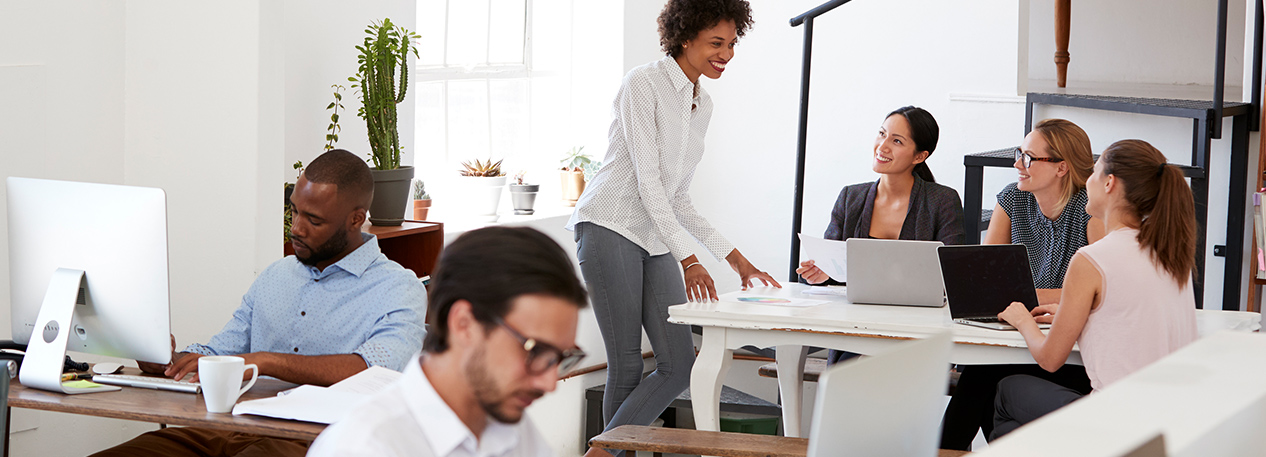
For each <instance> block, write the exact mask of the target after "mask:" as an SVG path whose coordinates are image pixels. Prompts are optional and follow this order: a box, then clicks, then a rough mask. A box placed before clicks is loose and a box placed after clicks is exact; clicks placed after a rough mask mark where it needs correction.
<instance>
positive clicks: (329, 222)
mask: <svg viewBox="0 0 1266 457" xmlns="http://www.w3.org/2000/svg"><path fill="white" fill-rule="evenodd" d="M372 199H373V178H372V177H371V176H370V173H369V168H368V166H367V165H366V164H365V161H364V160H362V159H360V158H358V157H356V155H354V154H352V153H350V152H348V151H344V150H333V151H329V152H326V153H324V154H322V155H321V156H319V157H317V158H316V160H313V161H312V163H311V164H309V165H308V167H307V169H305V170H304V172H303V174H302V175H301V176H300V177H299V180H298V182H297V183H296V184H295V190H294V193H293V194H292V195H291V197H290V201H291V202H292V203H293V204H294V218H293V225H292V227H291V231H290V233H291V240H292V241H291V245H292V246H293V247H294V250H295V255H294V256H292V257H286V258H284V259H281V260H278V261H277V262H274V263H273V264H272V265H269V266H268V268H266V269H265V270H264V271H263V272H262V273H260V275H259V277H258V278H256V279H255V282H254V284H251V287H250V290H248V291H247V292H246V295H244V296H243V297H242V304H241V306H239V307H238V308H237V311H235V312H234V313H233V318H232V319H231V320H230V321H229V323H228V324H227V325H225V326H224V329H223V330H221V331H220V333H218V334H216V335H215V336H213V337H212V338H211V341H210V342H208V343H207V344H191V345H189V346H188V347H186V348H185V350H184V352H180V353H174V354H173V355H172V363H171V364H169V365H165V366H164V365H155V364H149V363H142V364H141V368H142V369H143V370H145V371H147V372H151V373H163V374H165V375H167V376H170V377H172V378H176V379H181V378H183V377H185V375H188V374H191V373H192V374H193V375H194V376H193V378H195V380H196V375H197V370H198V358H200V357H202V356H205V355H237V356H241V357H243V358H245V359H246V363H253V364H255V365H257V366H259V375H260V376H272V377H275V378H278V379H281V380H284V381H289V382H294V383H299V384H315V385H320V386H328V385H330V384H333V383H336V382H338V381H340V380H342V379H344V378H347V377H349V376H351V375H353V374H356V373H358V372H360V371H361V370H364V369H366V368H368V367H369V366H371V365H378V366H383V367H386V368H390V369H393V370H397V371H399V370H402V369H404V367H405V365H406V364H407V363H408V362H409V360H410V357H411V356H413V355H414V354H417V353H418V351H419V350H421V348H422V338H423V335H424V333H425V332H424V330H423V328H422V321H423V316H424V311H423V310H425V307H426V304H425V302H426V290H425V289H424V288H423V286H422V283H421V282H420V281H418V278H417V276H415V275H414V273H413V272H411V271H409V270H406V269H404V268H402V267H401V266H400V265H399V264H397V263H396V262H393V261H391V260H388V259H387V257H386V256H384V255H383V254H382V253H381V252H380V251H379V249H378V240H377V238H375V237H374V236H373V235H369V234H365V233H362V232H361V225H362V224H364V222H365V217H366V213H367V210H366V208H368V207H369V203H370V201H371V200H372ZM174 344H175V340H174V338H173V346H174ZM173 349H174V347H173ZM307 444H308V443H307V442H306V441H299V440H281V439H270V438H265V437H260V436H255V435H249V434H243V433H233V432H222V431H215V430H205V429H197V428H168V429H163V430H159V431H155V432H149V433H146V434H143V435H141V436H139V437H137V438H135V439H133V440H131V441H128V442H127V443H124V444H123V445H120V446H119V447H116V448H113V449H110V450H107V451H105V452H103V453H100V454H98V455H252V454H254V453H258V454H260V455H279V454H281V455H303V453H304V452H305V451H306V447H307Z"/></svg>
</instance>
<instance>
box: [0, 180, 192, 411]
mask: <svg viewBox="0 0 1266 457" xmlns="http://www.w3.org/2000/svg"><path fill="white" fill-rule="evenodd" d="M6 184H7V189H8V200H7V201H8V222H9V299H10V302H9V306H10V312H11V315H12V326H13V340H14V341H15V342H17V343H19V344H26V345H27V349H26V356H25V357H24V358H23V360H22V367H21V368H20V369H19V370H18V376H19V379H20V380H21V382H22V385H24V386H27V387H32V388H37V389H43V390H50V391H54V392H62V393H84V392H97V391H102V390H117V389H118V388H117V387H91V388H76V387H72V386H73V384H68V385H63V383H62V382H61V375H62V366H63V363H64V359H65V354H66V351H67V350H71V351H77V352H86V353H91V354H99V355H105V356H111V357H120V358H127V359H134V360H140V361H145V362H154V363H167V362H169V361H170V359H171V342H170V336H169V335H170V334H171V318H170V308H169V304H168V303H169V300H170V295H169V293H168V284H167V281H168V277H167V207H166V200H167V199H166V194H165V193H164V192H163V190H162V189H154V188H143V187H131V186H119V185H109V184H93V183H81V182H68V181H51V180H44V179H29V178H16V177H10V178H8V179H7V182H6Z"/></svg>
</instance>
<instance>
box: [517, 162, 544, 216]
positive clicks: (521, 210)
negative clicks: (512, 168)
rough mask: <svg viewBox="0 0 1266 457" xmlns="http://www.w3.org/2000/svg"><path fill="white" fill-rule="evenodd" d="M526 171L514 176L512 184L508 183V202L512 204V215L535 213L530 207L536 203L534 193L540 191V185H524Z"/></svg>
mask: <svg viewBox="0 0 1266 457" xmlns="http://www.w3.org/2000/svg"><path fill="white" fill-rule="evenodd" d="M525 174H527V172H526V171H520V172H518V173H515V174H514V182H512V183H510V202H511V203H514V214H519V215H525V214H532V213H535V212H536V210H534V209H532V206H533V205H534V204H535V203H536V193H537V191H540V190H541V185H540V184H524V183H523V175H525Z"/></svg>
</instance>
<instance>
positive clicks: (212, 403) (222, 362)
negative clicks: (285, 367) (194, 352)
mask: <svg viewBox="0 0 1266 457" xmlns="http://www.w3.org/2000/svg"><path fill="white" fill-rule="evenodd" d="M247 369H250V370H254V374H252V375H251V381H250V382H248V383H246V387H242V374H244V373H246V370H247ZM258 378H259V367H257V366H255V364H250V365H247V364H246V359H243V358H241V357H235V356H231V355H228V356H207V357H202V358H200V359H198V383H199V384H202V398H203V400H206V402H207V411H209V412H213V413H227V412H230V411H232V410H233V405H234V404H235V403H237V398H238V397H240V396H242V394H244V393H246V391H248V390H251V387H252V386H254V385H255V380H256V379H258Z"/></svg>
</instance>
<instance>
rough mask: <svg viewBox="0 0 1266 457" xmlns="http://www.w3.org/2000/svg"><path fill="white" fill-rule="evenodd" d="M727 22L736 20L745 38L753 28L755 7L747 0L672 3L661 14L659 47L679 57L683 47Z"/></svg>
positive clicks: (736, 26)
mask: <svg viewBox="0 0 1266 457" xmlns="http://www.w3.org/2000/svg"><path fill="white" fill-rule="evenodd" d="M725 19H729V20H731V21H734V28H735V31H736V32H737V33H738V36H739V37H742V36H743V35H744V34H745V33H747V29H749V28H751V27H752V23H753V21H752V7H751V5H748V4H747V0H669V1H668V4H667V5H664V10H663V11H661V12H660V13H659V44H660V46H662V47H663V48H664V53H665V54H668V55H670V56H673V57H677V56H678V55H681V45H682V44H684V43H685V42H687V41H690V40H693V39H694V38H695V37H696V36H698V35H699V32H701V31H704V30H707V29H710V28H712V27H714V26H716V25H717V24H718V23H720V22H721V21H722V20H725Z"/></svg>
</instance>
